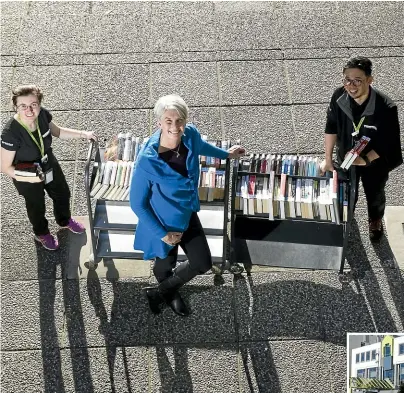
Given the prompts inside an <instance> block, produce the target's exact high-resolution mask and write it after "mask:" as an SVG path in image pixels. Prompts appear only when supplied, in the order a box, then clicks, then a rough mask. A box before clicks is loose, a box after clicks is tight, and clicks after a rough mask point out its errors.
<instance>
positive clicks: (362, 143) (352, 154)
mask: <svg viewBox="0 0 404 393" xmlns="http://www.w3.org/2000/svg"><path fill="white" fill-rule="evenodd" d="M369 142H370V138H369V137H367V136H362V137H361V139H359V141H357V142H356V143H355V146H354V147H353V148H352V149H351V150H350V151H349V153H348V154H347V155H346V157H345V160H344V161H343V163H342V164H341V169H345V170H348V169H349V167H350V166H351V165H352V164H353V162H354V161H355V160H356V158H357V157H358V156H359V155H360V154H361V153H362V151H363V150H364V149H365V147H366V146H367V145H368V143H369Z"/></svg>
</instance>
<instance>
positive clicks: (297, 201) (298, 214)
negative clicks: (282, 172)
mask: <svg viewBox="0 0 404 393" xmlns="http://www.w3.org/2000/svg"><path fill="white" fill-rule="evenodd" d="M301 195H302V180H301V179H296V194H295V206H296V217H301V216H302V209H301Z"/></svg>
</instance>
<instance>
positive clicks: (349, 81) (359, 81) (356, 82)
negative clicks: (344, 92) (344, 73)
mask: <svg viewBox="0 0 404 393" xmlns="http://www.w3.org/2000/svg"><path fill="white" fill-rule="evenodd" d="M362 83H363V80H362V79H348V78H344V79H342V84H343V85H344V86H348V85H353V86H355V87H358V86H360V85H361V84H362Z"/></svg>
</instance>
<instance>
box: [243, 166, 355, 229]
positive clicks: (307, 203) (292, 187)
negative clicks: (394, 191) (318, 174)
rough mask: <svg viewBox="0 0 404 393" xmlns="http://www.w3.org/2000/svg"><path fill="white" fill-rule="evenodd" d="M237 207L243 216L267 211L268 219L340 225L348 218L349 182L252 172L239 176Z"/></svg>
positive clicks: (335, 174) (335, 178)
mask: <svg viewBox="0 0 404 393" xmlns="http://www.w3.org/2000/svg"><path fill="white" fill-rule="evenodd" d="M235 210H238V211H242V214H244V215H256V214H267V215H268V219H270V220H274V219H275V218H279V219H286V218H304V219H311V220H322V221H330V222H335V223H337V224H339V223H340V222H341V219H342V220H343V221H344V222H346V221H347V220H348V188H347V183H346V182H344V181H338V176H337V172H336V171H334V172H333V177H332V178H324V179H321V180H316V179H304V178H293V177H288V176H287V175H286V174H281V176H278V175H276V174H275V173H274V171H272V173H271V174H270V176H269V177H259V176H256V175H253V174H250V175H245V176H243V175H238V176H237V183H236V195H235Z"/></svg>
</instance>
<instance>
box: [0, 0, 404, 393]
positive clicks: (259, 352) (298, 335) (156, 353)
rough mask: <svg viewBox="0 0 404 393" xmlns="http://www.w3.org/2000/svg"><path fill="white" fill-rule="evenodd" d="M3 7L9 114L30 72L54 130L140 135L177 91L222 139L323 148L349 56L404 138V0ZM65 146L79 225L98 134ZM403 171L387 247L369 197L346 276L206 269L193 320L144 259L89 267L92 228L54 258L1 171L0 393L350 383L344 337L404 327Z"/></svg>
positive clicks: (214, 391)
mask: <svg viewBox="0 0 404 393" xmlns="http://www.w3.org/2000/svg"><path fill="white" fill-rule="evenodd" d="M1 14H2V15H1V26H2V42H1V44H2V48H1V53H2V56H1V66H2V69H1V76H2V79H1V111H2V112H1V118H2V123H4V122H5V121H6V120H7V119H8V117H9V116H10V112H9V110H10V107H9V97H10V89H11V87H12V86H15V85H17V84H18V83H22V82H36V83H38V84H40V85H41V87H42V88H43V90H44V93H45V105H46V106H47V107H48V108H49V109H50V110H51V111H52V113H53V115H54V118H55V120H56V121H57V122H58V123H60V124H62V125H65V126H70V127H77V128H88V129H92V130H95V131H96V132H97V133H98V134H99V135H100V136H101V137H102V138H108V137H110V136H112V135H115V134H116V133H117V132H119V131H121V130H122V131H131V132H134V133H135V134H136V135H139V136H144V135H147V134H148V133H149V131H150V130H151V129H152V128H153V123H152V116H151V111H150V109H151V107H152V105H153V102H154V101H155V99H156V98H158V97H159V96H160V95H162V94H165V93H169V92H178V93H179V94H181V95H182V96H183V97H184V98H185V99H186V101H187V102H188V103H189V104H190V106H191V107H192V110H191V112H192V113H191V119H192V120H193V121H194V122H195V123H196V124H197V126H198V127H199V128H200V130H201V131H202V132H203V133H206V134H209V135H210V136H212V137H218V138H222V137H223V138H226V139H237V138H238V137H241V138H242V140H243V144H244V145H245V146H246V147H247V149H248V150H250V151H252V152H255V151H257V152H258V151H268V152H280V153H295V152H297V153H300V154H302V153H307V154H318V155H321V154H322V149H323V138H322V133H323V128H324V116H325V109H326V106H327V102H328V100H329V98H330V96H331V94H332V91H333V89H334V87H336V86H337V85H338V83H339V80H340V78H341V74H340V72H341V67H342V65H343V62H344V61H345V60H346V59H347V58H348V57H349V56H351V55H354V54H363V55H368V56H369V57H371V58H372V59H373V60H374V71H375V85H377V86H378V87H380V88H381V89H382V90H383V91H385V92H386V93H388V94H389V95H391V97H392V98H393V99H394V100H396V101H397V103H398V104H399V106H400V117H401V122H402V128H403V130H404V122H403V120H404V110H403V108H404V84H403V82H402V75H403V73H404V60H403V59H404V38H403V37H404V25H403V23H402V20H403V16H404V5H403V3H402V2H394V3H393V2H392V3H389V2H380V3H379V2H369V3H366V2H360V3H352V2H350V3H345V2H327V3H325V2H316V3H295V2H289V3H281V2H276V3H271V2H266V3H263V2H262V3H254V2H240V3H228V2H224V3H212V2H200V3H159V2H153V3H131V2H126V3H108V2H94V3H91V2H84V1H83V2H63V3H62V2H58V3H56V2H54V3H52V2H47V3H44V2H41V3H40V2H32V3H28V2H19V3H17V2H15V3H14V2H13V3H10V2H2V3H1ZM402 141H404V132H403V133H402ZM54 145H55V151H56V154H57V156H58V158H59V159H60V161H61V165H62V167H63V170H64V171H65V174H66V176H67V179H68V182H69V184H70V186H71V190H72V210H73V214H74V215H75V216H81V217H83V219H85V217H86V215H87V212H86V204H85V198H84V196H85V195H84V185H83V170H84V160H85V157H86V151H87V150H86V144H85V143H82V142H79V143H76V142H69V141H62V142H60V141H55V144H54ZM403 172H404V168H403V167H401V168H399V169H397V170H395V171H394V172H392V173H391V177H390V181H389V183H388V196H387V198H388V204H389V206H391V209H389V210H388V212H387V216H386V221H387V223H386V224H387V229H388V239H387V238H383V240H382V242H381V244H380V245H379V246H376V247H373V246H372V245H371V244H370V243H369V241H368V238H367V232H366V214H365V205H364V202H363V199H361V200H360V204H359V208H358V210H357V213H356V217H357V221H355V223H354V227H353V230H352V234H351V236H350V244H349V255H348V265H347V267H351V268H353V269H354V271H355V273H356V274H355V279H354V280H352V281H351V282H350V283H348V284H344V285H342V284H341V283H340V282H339V281H338V277H337V274H336V273H335V272H328V271H322V272H319V271H305V270H304V271H296V270H282V269H278V270H276V269H268V268H266V269H265V268H255V269H254V270H253V272H252V274H251V276H249V277H247V276H246V275H243V276H242V277H240V278H237V279H236V278H234V277H233V276H231V275H230V274H224V275H223V277H222V279H221V280H220V279H218V278H215V277H214V276H213V275H211V274H210V275H206V276H203V277H199V278H197V279H195V280H193V281H192V283H191V284H189V285H187V286H186V288H185V290H184V294H185V297H186V299H187V301H188V302H189V303H190V305H191V307H192V309H193V311H194V313H193V315H192V316H191V317H189V318H187V319H179V318H176V317H174V315H173V314H172V313H171V312H170V311H169V310H166V311H165V312H164V313H163V314H162V315H161V316H158V317H155V316H153V315H151V314H150V313H149V311H148V310H147V307H146V304H145V301H144V299H143V298H142V297H141V296H140V289H141V288H142V287H144V286H146V285H148V284H149V283H150V282H152V277H151V275H150V266H149V265H147V264H145V263H144V262H141V261H136V262H131V263H128V262H127V261H108V262H107V263H105V265H104V264H100V265H99V267H98V269H97V270H96V271H93V272H89V271H88V270H86V268H85V266H84V264H83V258H84V256H85V253H86V242H87V239H86V237H85V236H84V237H79V238H78V237H75V238H74V239H73V238H72V236H73V235H68V234H66V233H63V232H59V233H58V236H59V238H60V242H61V245H62V246H61V249H60V251H58V252H55V253H50V252H46V251H44V250H43V249H41V248H38V247H37V246H36V245H35V244H34V241H33V239H32V236H31V233H30V228H29V225H28V222H27V219H26V214H25V211H24V205H23V201H22V200H21V198H20V197H18V195H17V193H16V192H15V190H14V189H13V186H12V184H10V181H9V180H8V179H4V178H2V184H1V187H2V189H1V203H2V210H1V219H2V222H1V224H2V228H1V235H2V239H1V240H2V245H1V259H2V260H1V262H2V265H1V295H2V297H1V299H2V306H1V317H2V321H1V322H2V323H1V350H2V371H1V383H2V391H3V392H6V393H9V392H16V393H28V392H82V393H89V392H103V393H104V392H142V393H143V392H195V393H196V392H201V393H202V392H203V393H207V392H211V393H222V392H261V393H268V392H271V393H272V392H273V393H285V392H287V393H292V392H299V393H311V392H313V393H319V392H321V393H342V392H344V391H345V378H346V362H345V358H346V350H345V345H346V333H347V332H376V331H378V332H386V331H388V332H394V331H403V330H404V285H403V284H404V280H403V275H404V259H403V250H402V244H403V233H402V228H401V227H400V225H399V224H400V219H399V218H398V217H399V215H401V217H402V215H403V213H402V210H403V206H404V192H403ZM362 194H363V193H362ZM48 207H49V210H48V213H49V217H50V218H51V217H52V211H51V206H50V204H48ZM402 221H404V220H402ZM402 221H401V222H402ZM52 230H55V231H56V230H57V228H55V225H54V222H53V221H52ZM73 245H77V246H73ZM393 252H394V253H395V254H396V256H394V254H393Z"/></svg>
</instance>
